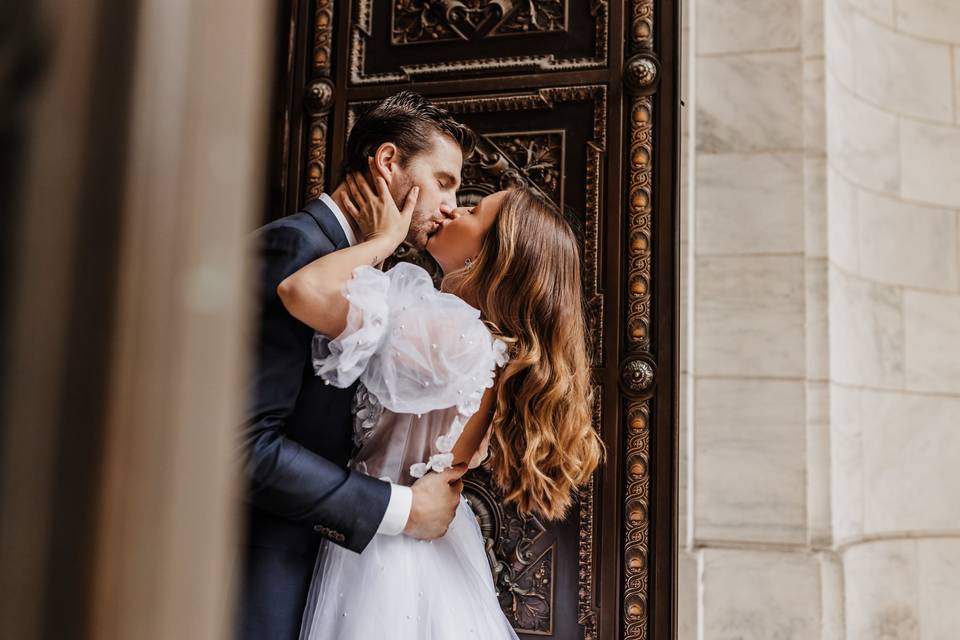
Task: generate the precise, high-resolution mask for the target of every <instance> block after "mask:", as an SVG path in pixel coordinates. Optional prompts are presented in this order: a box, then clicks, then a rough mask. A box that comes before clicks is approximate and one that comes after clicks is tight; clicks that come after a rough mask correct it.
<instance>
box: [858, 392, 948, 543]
mask: <svg viewBox="0 0 960 640" xmlns="http://www.w3.org/2000/svg"><path fill="white" fill-rule="evenodd" d="M860 408H861V412H862V416H861V425H862V427H863V436H862V437H863V485H864V531H865V533H867V534H885V535H889V534H895V533H897V532H908V531H944V532H954V533H955V532H956V531H957V530H958V529H960V500H957V496H958V495H960V465H958V464H957V461H958V452H960V429H958V428H957V427H958V416H960V397H950V396H938V395H926V394H925V395H919V394H911V393H903V392H884V391H874V390H872V389H865V390H863V391H862V392H861V405H860Z"/></svg>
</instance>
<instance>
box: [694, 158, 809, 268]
mask: <svg viewBox="0 0 960 640" xmlns="http://www.w3.org/2000/svg"><path fill="white" fill-rule="evenodd" d="M803 177H804V176H803V156H802V155H801V154H799V153H770V154H766V153H764V154H746V155H741V154H722V155H715V154H700V155H699V156H698V157H697V169H696V189H697V211H696V225H697V227H696V245H697V246H696V251H697V254H699V255H704V254H741V255H742V254H750V253H799V252H800V251H803Z"/></svg>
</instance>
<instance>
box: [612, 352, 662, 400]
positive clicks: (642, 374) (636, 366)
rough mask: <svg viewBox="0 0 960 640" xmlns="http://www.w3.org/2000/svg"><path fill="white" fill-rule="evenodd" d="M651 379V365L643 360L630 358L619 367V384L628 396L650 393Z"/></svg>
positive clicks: (651, 388) (652, 372) (652, 376)
mask: <svg viewBox="0 0 960 640" xmlns="http://www.w3.org/2000/svg"><path fill="white" fill-rule="evenodd" d="M653 378H654V368H653V364H652V363H651V362H649V361H647V360H645V359H643V358H639V357H634V358H631V359H629V360H627V361H626V362H624V363H623V365H622V366H621V367H620V383H621V384H622V385H623V387H624V390H625V391H627V392H628V393H630V394H633V395H641V394H648V393H650V391H652V390H653Z"/></svg>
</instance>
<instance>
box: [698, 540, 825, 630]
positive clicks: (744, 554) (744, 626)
mask: <svg viewBox="0 0 960 640" xmlns="http://www.w3.org/2000/svg"><path fill="white" fill-rule="evenodd" d="M702 553H703V568H702V570H701V571H702V590H703V596H702V602H703V609H702V625H703V635H702V636H701V637H702V638H710V639H711V640H771V639H773V638H776V639H777V640H810V639H811V638H817V637H819V635H818V634H819V627H820V577H819V566H818V562H817V560H816V558H815V557H813V556H811V555H810V554H807V553H788V552H779V551H734V550H722V549H705V550H703V552H702Z"/></svg>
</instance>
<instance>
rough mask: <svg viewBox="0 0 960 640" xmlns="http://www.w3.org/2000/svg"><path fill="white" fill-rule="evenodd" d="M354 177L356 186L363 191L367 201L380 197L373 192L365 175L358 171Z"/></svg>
mask: <svg viewBox="0 0 960 640" xmlns="http://www.w3.org/2000/svg"><path fill="white" fill-rule="evenodd" d="M354 179H355V180H356V181H357V186H358V187H359V188H360V190H361V191H363V195H364V197H365V198H366V199H367V201H368V202H371V203H373V202H376V201H377V200H380V199H381V198H379V197H378V196H377V194H376V193H374V192H373V189H371V188H370V183H368V182H367V179H366V177H365V176H363V175H362V174H359V173H358V174H356V175H355V176H354Z"/></svg>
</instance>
